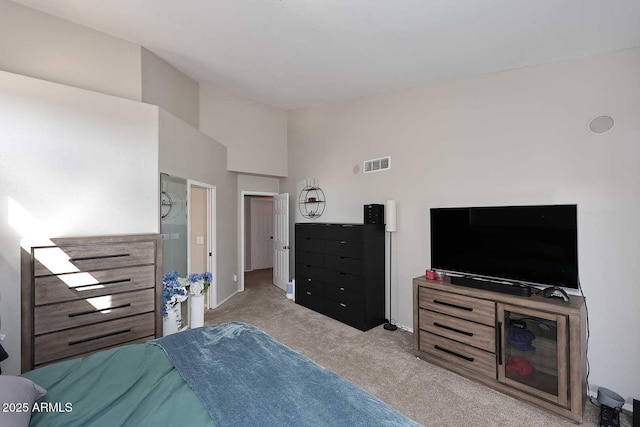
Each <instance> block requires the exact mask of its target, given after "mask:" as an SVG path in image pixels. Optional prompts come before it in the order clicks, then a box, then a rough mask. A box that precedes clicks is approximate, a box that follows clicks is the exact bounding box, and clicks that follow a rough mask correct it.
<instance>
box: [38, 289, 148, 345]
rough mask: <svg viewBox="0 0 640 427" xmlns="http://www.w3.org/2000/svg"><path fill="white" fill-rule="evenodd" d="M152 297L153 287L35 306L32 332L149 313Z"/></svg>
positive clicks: (43, 332) (51, 330)
mask: <svg viewBox="0 0 640 427" xmlns="http://www.w3.org/2000/svg"><path fill="white" fill-rule="evenodd" d="M154 296H155V291H154V289H144V290H142V291H135V292H127V293H122V294H114V295H103V296H100V297H94V298H87V299H82V300H76V301H69V302H63V303H59V304H49V305H43V306H39V307H36V308H35V310H34V332H35V334H36V335H41V334H46V333H48V332H54V331H58V330H61V329H67V328H72V327H76V326H82V325H89V324H92V323H99V322H104V321H107V320H112V319H116V318H120V317H126V316H131V315H133V314H138V313H145V312H153V311H154V309H155V299H154Z"/></svg>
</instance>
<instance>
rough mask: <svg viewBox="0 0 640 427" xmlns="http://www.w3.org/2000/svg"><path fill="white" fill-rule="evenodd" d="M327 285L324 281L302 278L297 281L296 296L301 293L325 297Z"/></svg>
mask: <svg viewBox="0 0 640 427" xmlns="http://www.w3.org/2000/svg"><path fill="white" fill-rule="evenodd" d="M325 287H326V286H325V284H324V283H322V282H318V281H306V280H300V281H298V282H296V297H297V296H298V294H299V293H301V294H306V295H315V296H319V297H324V296H325Z"/></svg>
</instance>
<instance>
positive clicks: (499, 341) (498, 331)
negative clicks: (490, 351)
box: [496, 322, 502, 366]
mask: <svg viewBox="0 0 640 427" xmlns="http://www.w3.org/2000/svg"><path fill="white" fill-rule="evenodd" d="M496 346H497V349H496V353H497V354H498V365H500V366H502V322H498V327H497V328H496Z"/></svg>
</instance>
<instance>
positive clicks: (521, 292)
mask: <svg viewBox="0 0 640 427" xmlns="http://www.w3.org/2000/svg"><path fill="white" fill-rule="evenodd" d="M451 283H453V284H454V285H460V286H466V287H467V288H474V289H483V290H485V291H492V292H499V293H501V294H509V295H517V296H519V297H530V296H531V287H530V286H526V285H521V284H518V283H514V284H507V283H503V282H495V281H492V280H485V279H480V278H475V277H465V276H451Z"/></svg>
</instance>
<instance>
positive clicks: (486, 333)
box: [419, 309, 496, 353]
mask: <svg viewBox="0 0 640 427" xmlns="http://www.w3.org/2000/svg"><path fill="white" fill-rule="evenodd" d="M419 316H420V318H419V321H420V329H422V330H424V331H428V332H431V333H433V334H437V335H441V336H443V337H446V338H450V339H452V340H455V341H459V342H461V343H463V344H468V345H472V346H474V347H477V348H479V349H481V350H485V351H488V352H490V353H495V351H496V330H495V328H493V327H491V326H487V325H482V324H479V323H475V322H469V321H468V320H463V319H459V318H457V317H452V316H448V315H446V314H441V313H436V312H434V311H428V310H423V309H421V310H420V315H419Z"/></svg>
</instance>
